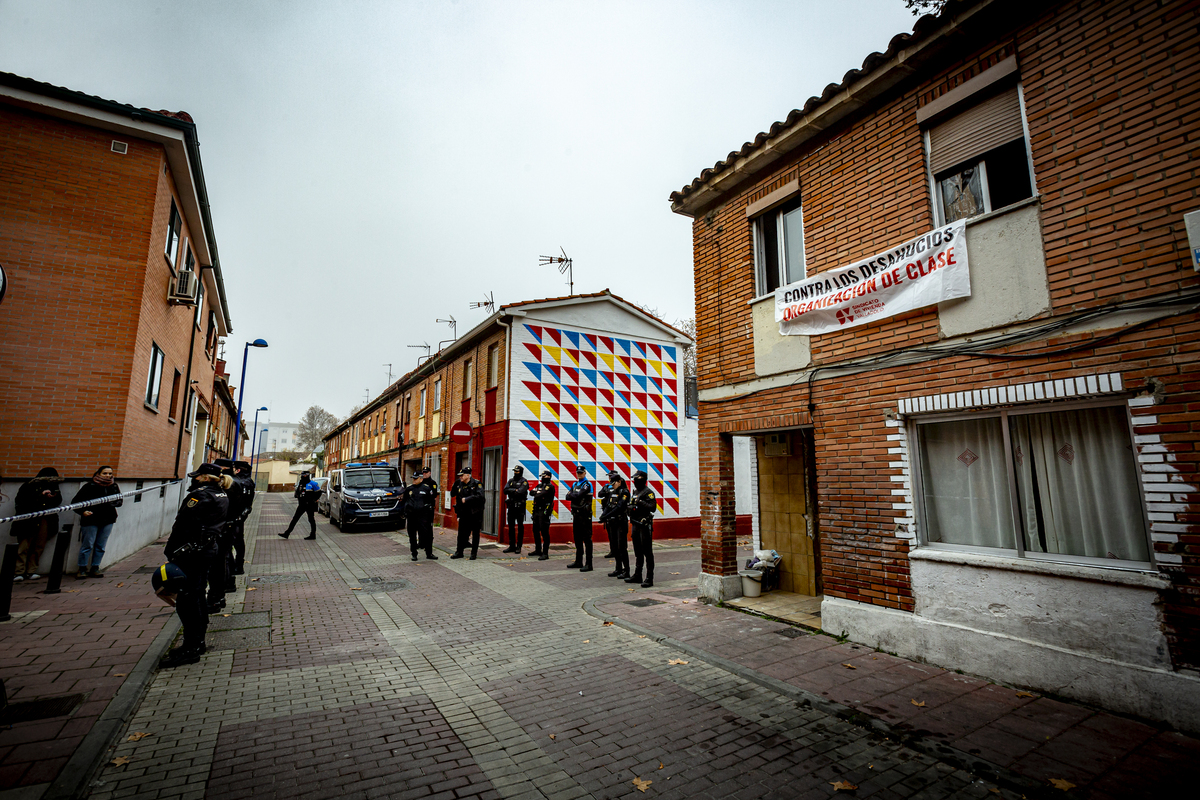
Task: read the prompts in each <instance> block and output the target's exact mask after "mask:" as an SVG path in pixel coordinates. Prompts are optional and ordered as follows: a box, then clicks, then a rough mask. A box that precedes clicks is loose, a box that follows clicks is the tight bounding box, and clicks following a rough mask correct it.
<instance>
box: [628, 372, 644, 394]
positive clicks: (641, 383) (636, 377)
mask: <svg viewBox="0 0 1200 800" xmlns="http://www.w3.org/2000/svg"><path fill="white" fill-rule="evenodd" d="M629 377H630V378H632V379H633V382H634V383H636V384H637V385H638V387H639V388H640V389H641V390H642V391H643V392H644V391H646V378H645V376H644V375H630V376H629Z"/></svg>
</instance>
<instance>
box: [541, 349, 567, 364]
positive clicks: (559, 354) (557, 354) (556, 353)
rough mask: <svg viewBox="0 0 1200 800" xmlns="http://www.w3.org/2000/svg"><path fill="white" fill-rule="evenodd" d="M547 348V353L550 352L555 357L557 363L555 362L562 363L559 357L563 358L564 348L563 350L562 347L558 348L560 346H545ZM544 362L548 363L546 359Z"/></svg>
mask: <svg viewBox="0 0 1200 800" xmlns="http://www.w3.org/2000/svg"><path fill="white" fill-rule="evenodd" d="M545 350H546V352H547V353H549V355H550V357H551V358H553V359H554V363H555V364H561V363H562V362H561V361H560V360H559V359H561V358H562V350H561V349H560V348H558V347H549V346H547V347H546V348H545ZM542 363H543V364H544V363H546V362H545V361H543V362H542Z"/></svg>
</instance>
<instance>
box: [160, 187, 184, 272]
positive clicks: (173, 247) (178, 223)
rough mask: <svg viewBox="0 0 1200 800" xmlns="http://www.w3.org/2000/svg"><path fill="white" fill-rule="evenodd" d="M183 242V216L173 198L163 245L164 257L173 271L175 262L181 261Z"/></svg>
mask: <svg viewBox="0 0 1200 800" xmlns="http://www.w3.org/2000/svg"><path fill="white" fill-rule="evenodd" d="M182 242H183V216H182V215H181V214H180V213H179V207H178V206H177V205H175V198H173V197H172V198H171V214H170V216H169V217H167V241H166V243H165V244H164V245H163V255H165V256H166V257H167V263H168V264H170V265H171V271H172V272H174V271H175V262H176V261H177V260H178V259H179V245H180V244H181V243H182Z"/></svg>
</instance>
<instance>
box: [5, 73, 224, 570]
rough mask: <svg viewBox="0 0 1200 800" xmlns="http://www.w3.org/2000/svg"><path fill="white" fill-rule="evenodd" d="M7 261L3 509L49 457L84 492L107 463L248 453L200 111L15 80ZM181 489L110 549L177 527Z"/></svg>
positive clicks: (133, 518) (154, 499)
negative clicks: (224, 345) (239, 445)
mask: <svg viewBox="0 0 1200 800" xmlns="http://www.w3.org/2000/svg"><path fill="white" fill-rule="evenodd" d="M0 264H3V267H4V270H5V274H6V275H7V278H8V286H7V292H6V294H5V297H4V300H3V303H2V304H0V472H2V475H3V486H2V489H0V491H2V493H3V496H4V499H3V501H2V502H0V516H4V515H5V514H7V513H9V512H10V511H11V508H12V499H13V497H14V495H15V494H16V489H17V488H18V486H19V485H20V483H21V482H22V481H24V480H27V479H28V478H29V477H32V476H33V475H34V474H35V473H36V472H37V471H38V470H39V469H40V468H42V467H47V466H52V467H55V468H56V469H57V470H58V472H59V474H60V475H62V476H63V477H64V478H65V479H66V485H64V487H63V494H64V495H66V496H67V498H68V499H69V498H70V496H71V495H72V494H74V491H75V487H76V486H78V485H79V483H80V482H82V481H84V480H87V479H88V478H90V477H91V475H92V473H93V472H94V471H95V470H96V469H97V468H98V467H99V466H100V465H102V464H107V465H111V466H112V467H113V468H114V469H115V471H116V474H117V479H118V481H119V483H120V485H121V486H122V488H124V489H133V488H142V487H148V486H155V485H160V484H165V483H167V482H171V481H175V480H176V479H179V478H181V477H183V476H185V474H186V473H187V472H188V471H189V469H191V468H192V467H193V466H194V465H195V464H197V463H199V462H200V461H203V460H207V459H209V458H211V457H212V456H214V455H216V454H224V453H228V452H229V451H230V450H231V449H232V447H231V445H232V440H233V435H234V434H233V427H234V426H233V423H232V421H231V420H230V415H231V413H232V414H233V415H234V416H236V412H235V411H233V407H232V394H231V390H230V387H229V386H228V384H227V376H225V375H224V374H223V366H224V362H222V361H220V360H219V359H218V349H219V344H220V341H221V339H222V338H223V337H225V336H227V335H228V334H229V333H230V331H231V329H232V327H231V322H230V316H229V305H228V302H227V299H226V297H225V285H224V280H223V277H222V273H221V265H220V259H219V257H218V255H217V243H216V237H215V235H214V233H213V227H212V219H211V216H210V214H209V198H208V192H207V188H206V185H205V182H204V171H203V167H202V165H201V160H200V150H199V144H198V139H197V134H196V125H195V123H194V122H193V120H192V119H191V117H190V116H188V115H187V114H186V113H184V112H177V113H175V112H167V111H150V110H147V109H141V108H136V107H134V106H130V105H125V104H122V103H117V102H113V101H110V100H105V99H103V98H99V97H94V96H91V95H87V94H83V93H80V92H76V91H72V90H70V89H64V88H61V87H57V86H51V85H49V84H46V83H40V82H38V81H34V80H30V79H28V78H23V77H20V76H16V75H12V74H8V73H0ZM210 420H211V421H212V422H213V424H212V425H210V424H209V423H210ZM243 436H244V432H243ZM181 489H182V484H180V483H174V484H172V485H170V486H166V487H164V488H163V489H160V490H159V491H157V492H150V493H147V494H145V495H142V496H140V497H139V498H138V500H137V501H136V502H127V503H126V504H125V506H124V508H123V509H122V511H121V520H120V524H118V525H117V526H116V527H115V528H114V530H113V534H112V538H111V539H110V540H109V543H108V556H107V558H108V559H109V560H113V559H116V558H120V557H122V556H124V555H127V554H128V553H131V552H134V551H136V550H137V549H139V548H141V547H143V546H144V545H145V544H147V543H148V542H150V541H152V540H154V539H155V538H157V537H158V536H159V535H161V533H162V532H163V531H164V530H166V529H168V528H169V526H170V522H171V520H172V519H173V518H174V515H175V511H176V510H177V509H178V506H179V498H180V491H181ZM62 521H63V522H68V521H70V519H64V520H62ZM5 527H6V528H7V526H5ZM5 532H7V531H5ZM49 558H50V553H49V551H48V552H47V554H46V556H45V559H46V560H47V561H48V559H49ZM74 563H75V559H74V557H73V555H72V556H70V557H69V558H68V560H67V564H68V567H69V568H73V567H70V565H73V564H74ZM43 568H45V564H44V565H43Z"/></svg>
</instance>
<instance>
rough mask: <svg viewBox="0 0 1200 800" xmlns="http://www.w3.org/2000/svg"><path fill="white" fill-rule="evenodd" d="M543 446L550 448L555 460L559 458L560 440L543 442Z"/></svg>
mask: <svg viewBox="0 0 1200 800" xmlns="http://www.w3.org/2000/svg"><path fill="white" fill-rule="evenodd" d="M542 447H544V448H546V449H547V450H549V451H550V454H551V455H552V456H554V458H555V460H556V461H557V460H558V442H542Z"/></svg>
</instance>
